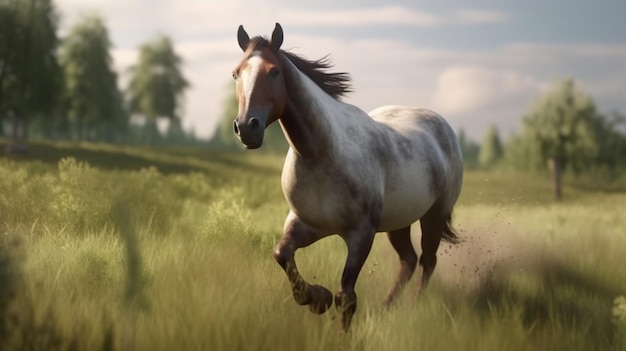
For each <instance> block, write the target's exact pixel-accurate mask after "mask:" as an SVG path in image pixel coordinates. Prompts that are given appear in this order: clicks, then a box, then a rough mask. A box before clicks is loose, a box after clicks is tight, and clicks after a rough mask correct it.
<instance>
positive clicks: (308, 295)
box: [274, 212, 333, 314]
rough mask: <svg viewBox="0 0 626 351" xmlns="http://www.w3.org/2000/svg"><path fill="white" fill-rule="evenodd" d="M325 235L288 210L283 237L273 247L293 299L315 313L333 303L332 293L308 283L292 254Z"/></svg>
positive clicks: (322, 311)
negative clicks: (299, 270)
mask: <svg viewBox="0 0 626 351" xmlns="http://www.w3.org/2000/svg"><path fill="white" fill-rule="evenodd" d="M325 236H326V235H324V234H322V233H320V232H319V231H318V230H315V229H314V228H312V227H310V226H309V225H307V224H306V223H304V222H303V221H302V220H301V219H300V218H298V216H296V215H295V214H294V213H293V212H290V213H289V216H287V220H286V221H285V230H284V235H283V238H282V240H281V241H280V242H279V243H278V245H277V246H276V248H275V249H274V258H275V259H276V262H278V264H280V266H281V267H282V268H283V270H284V271H285V273H287V278H289V282H290V283H291V289H292V291H293V297H294V299H295V300H296V302H297V303H298V304H300V305H309V309H310V310H311V311H312V312H314V313H317V314H321V313H324V312H326V310H328V308H329V307H330V306H331V305H332V303H333V295H332V293H331V292H330V291H329V290H328V289H326V288H324V287H323V286H320V285H310V284H308V283H307V282H306V281H305V280H304V278H302V276H301V275H300V272H298V267H297V266H296V261H295V259H294V254H295V252H296V250H298V249H299V248H301V247H306V246H309V245H311V244H313V243H314V242H316V241H317V240H319V239H321V238H323V237H325Z"/></svg>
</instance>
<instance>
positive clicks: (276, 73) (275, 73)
mask: <svg viewBox="0 0 626 351" xmlns="http://www.w3.org/2000/svg"><path fill="white" fill-rule="evenodd" d="M279 75H280V71H279V70H278V67H272V69H270V77H272V78H278V76H279Z"/></svg>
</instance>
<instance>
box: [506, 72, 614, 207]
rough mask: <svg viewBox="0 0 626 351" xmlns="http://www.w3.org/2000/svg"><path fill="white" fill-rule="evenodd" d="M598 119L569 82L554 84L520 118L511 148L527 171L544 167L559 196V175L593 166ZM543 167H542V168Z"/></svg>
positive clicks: (586, 97) (597, 148)
mask: <svg viewBox="0 0 626 351" xmlns="http://www.w3.org/2000/svg"><path fill="white" fill-rule="evenodd" d="M601 119H602V117H601V116H600V115H599V114H598V113H597V111H596V107H595V104H594V102H593V100H592V98H591V97H590V96H589V95H586V94H585V93H584V92H583V91H582V90H581V89H580V88H579V87H578V86H577V85H576V83H575V82H574V80H572V79H564V80H561V81H558V82H557V83H556V84H555V85H554V86H553V88H552V89H551V90H549V91H548V92H547V93H546V94H545V95H543V96H542V97H540V98H539V99H537V100H536V101H535V103H534V104H533V105H532V107H531V108H530V110H529V111H528V112H527V113H526V115H525V116H524V117H523V119H522V135H521V136H520V137H519V138H517V139H515V140H514V142H513V144H512V146H513V147H514V148H518V150H514V152H513V154H515V155H517V156H520V157H524V158H525V160H524V161H525V164H524V166H526V167H529V168H537V167H545V165H546V164H547V165H548V168H549V170H550V172H551V173H552V176H553V180H554V195H555V197H556V199H560V197H561V172H562V171H565V170H567V171H571V172H573V173H574V174H578V173H580V172H582V171H584V170H585V169H586V168H589V167H590V166H592V165H594V164H595V163H596V157H597V156H598V154H599V151H600V136H601V134H600V133H601V128H600V127H599V125H600V123H601ZM542 165H543V166H542Z"/></svg>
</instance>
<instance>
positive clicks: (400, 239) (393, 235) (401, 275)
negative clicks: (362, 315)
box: [384, 226, 417, 306]
mask: <svg viewBox="0 0 626 351" xmlns="http://www.w3.org/2000/svg"><path fill="white" fill-rule="evenodd" d="M387 237H388V238H389V242H391V246H393V248H394V249H395V250H396V252H397V253H398V256H400V270H399V271H398V276H397V278H396V281H395V282H394V283H393V286H392V287H391V290H389V293H388V294H387V297H386V298H385V301H384V304H385V306H389V305H390V304H391V303H392V302H393V300H394V299H395V298H396V296H397V295H398V294H399V293H400V291H402V288H404V286H405V285H406V283H407V282H408V281H409V280H410V279H411V276H413V272H415V266H416V265H417V254H416V253H415V249H414V248H413V244H412V243H411V227H410V226H408V227H406V228H402V229H399V230H394V231H390V232H388V233H387Z"/></svg>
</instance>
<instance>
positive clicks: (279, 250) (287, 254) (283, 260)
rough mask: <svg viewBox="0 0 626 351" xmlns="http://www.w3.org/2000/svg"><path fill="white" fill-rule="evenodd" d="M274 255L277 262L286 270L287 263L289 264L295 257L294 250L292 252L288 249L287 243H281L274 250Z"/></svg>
mask: <svg viewBox="0 0 626 351" xmlns="http://www.w3.org/2000/svg"><path fill="white" fill-rule="evenodd" d="M272 255H273V256H274V259H275V260H276V262H278V264H279V265H280V266H281V267H283V268H285V267H286V266H287V262H289V260H290V259H291V257H292V256H293V250H290V249H289V247H287V245H285V243H284V242H282V241H281V242H280V243H278V245H276V247H275V248H274V252H272Z"/></svg>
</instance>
